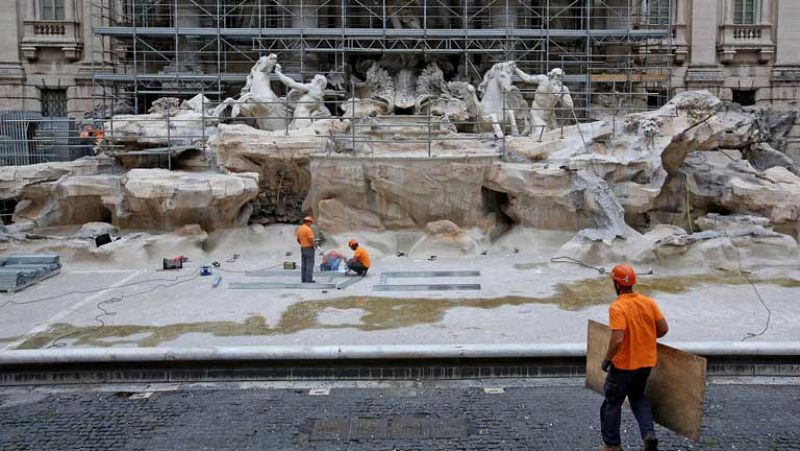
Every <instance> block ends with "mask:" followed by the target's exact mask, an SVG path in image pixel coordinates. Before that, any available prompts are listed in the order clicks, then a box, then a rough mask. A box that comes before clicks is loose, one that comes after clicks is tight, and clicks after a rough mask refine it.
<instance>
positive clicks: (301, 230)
mask: <svg viewBox="0 0 800 451" xmlns="http://www.w3.org/2000/svg"><path fill="white" fill-rule="evenodd" d="M297 242H298V243H299V244H300V247H314V231H313V230H311V226H309V225H308V224H303V225H301V226H300V227H298V228H297Z"/></svg>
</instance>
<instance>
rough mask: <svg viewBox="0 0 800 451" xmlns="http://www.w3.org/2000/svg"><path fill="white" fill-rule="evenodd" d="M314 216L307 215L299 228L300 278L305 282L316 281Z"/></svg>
mask: <svg viewBox="0 0 800 451" xmlns="http://www.w3.org/2000/svg"><path fill="white" fill-rule="evenodd" d="M313 223H314V218H312V217H311V216H306V217H305V218H303V225H301V226H300V227H298V228H297V234H296V236H297V244H299V245H300V280H301V281H302V282H303V283H314V247H315V245H316V240H315V238H314V230H312V229H311V224H313Z"/></svg>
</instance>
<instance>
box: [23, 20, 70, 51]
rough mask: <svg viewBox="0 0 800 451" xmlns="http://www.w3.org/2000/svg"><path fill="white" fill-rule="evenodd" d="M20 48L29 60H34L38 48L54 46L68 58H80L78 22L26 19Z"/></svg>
mask: <svg viewBox="0 0 800 451" xmlns="http://www.w3.org/2000/svg"><path fill="white" fill-rule="evenodd" d="M24 25H25V27H24V30H25V34H24V35H23V37H22V41H20V48H21V49H22V52H23V53H24V54H25V57H26V58H27V59H29V60H35V59H36V57H37V52H38V49H39V48H42V47H56V48H58V49H61V50H63V51H64V56H65V58H66V59H68V60H76V59H78V58H80V48H81V46H82V44H81V39H80V26H79V25H80V24H79V23H77V22H75V21H70V20H26V21H25V22H24Z"/></svg>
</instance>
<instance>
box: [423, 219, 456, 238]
mask: <svg viewBox="0 0 800 451" xmlns="http://www.w3.org/2000/svg"><path fill="white" fill-rule="evenodd" d="M425 231H426V232H427V233H428V234H429V235H450V236H458V235H463V234H464V231H463V230H462V229H461V227H459V226H457V225H455V224H453V223H452V222H451V221H448V220H446V219H443V220H441V221H434V222H429V223H428V224H426V225H425Z"/></svg>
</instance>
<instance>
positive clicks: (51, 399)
mask: <svg viewBox="0 0 800 451" xmlns="http://www.w3.org/2000/svg"><path fill="white" fill-rule="evenodd" d="M580 383H581V381H580V380H576V379H564V380H561V382H558V381H555V382H552V381H547V380H545V381H544V382H542V380H519V379H515V380H493V381H479V382H476V383H460V382H459V381H455V382H448V381H437V382H425V381H423V382H417V383H413V382H410V383H394V384H387V385H381V384H377V385H375V386H354V387H349V386H337V385H336V384H335V383H334V384H327V385H319V384H318V385H317V387H318V388H313V387H311V388H309V387H308V386H306V387H303V386H299V385H292V384H288V385H286V386H271V387H270V386H266V385H265V386H259V385H250V386H247V385H238V386H233V387H230V386H215V385H207V384H206V385H205V386H203V385H200V386H197V385H195V386H191V387H190V386H174V387H171V388H169V389H167V390H163V389H161V390H160V389H159V388H158V387H151V388H150V390H152V391H111V390H114V388H113V387H111V388H109V387H107V386H106V387H103V388H102V389H95V390H93V389H83V388H70V389H69V390H62V391H58V390H49V391H48V390H42V389H35V390H26V389H19V388H15V389H13V390H12V389H3V390H0V449H2V450H3V451H6V450H9V451H10V450H37V451H38V450H112V449H113V450H118V449H124V450H249V449H253V450H290V449H313V450H344V449H347V450H427V449H436V450H468V449H469V450H472V449H475V450H477V449H482V450H483V449H493V450H494V449H497V450H528V449H530V450H591V449H597V447H598V445H599V443H600V433H599V420H598V409H599V406H600V402H601V398H600V396H599V395H597V394H595V393H593V392H590V391H589V390H587V389H585V388H583V387H582V386H581V385H580ZM122 388H124V387H122ZM798 418H800V385H797V384H789V383H786V384H780V383H778V384H745V385H741V384H711V385H709V387H708V395H707V402H706V412H705V419H704V427H703V434H702V439H701V441H700V443H697V444H693V443H691V442H689V441H687V440H686V439H683V438H680V437H678V436H676V435H675V434H673V433H671V432H669V431H666V430H664V429H663V428H659V429H658V432H659V434H660V439H661V444H662V449H667V450H672V449H703V450H733V449H736V450H800V421H799V420H798ZM636 430H637V429H636V426H635V423H634V420H633V417H632V415H631V413H630V412H629V411H626V412H625V413H624V414H623V444H626V445H628V446H627V447H626V449H641V443H640V441H639V440H638V437H636Z"/></svg>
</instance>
